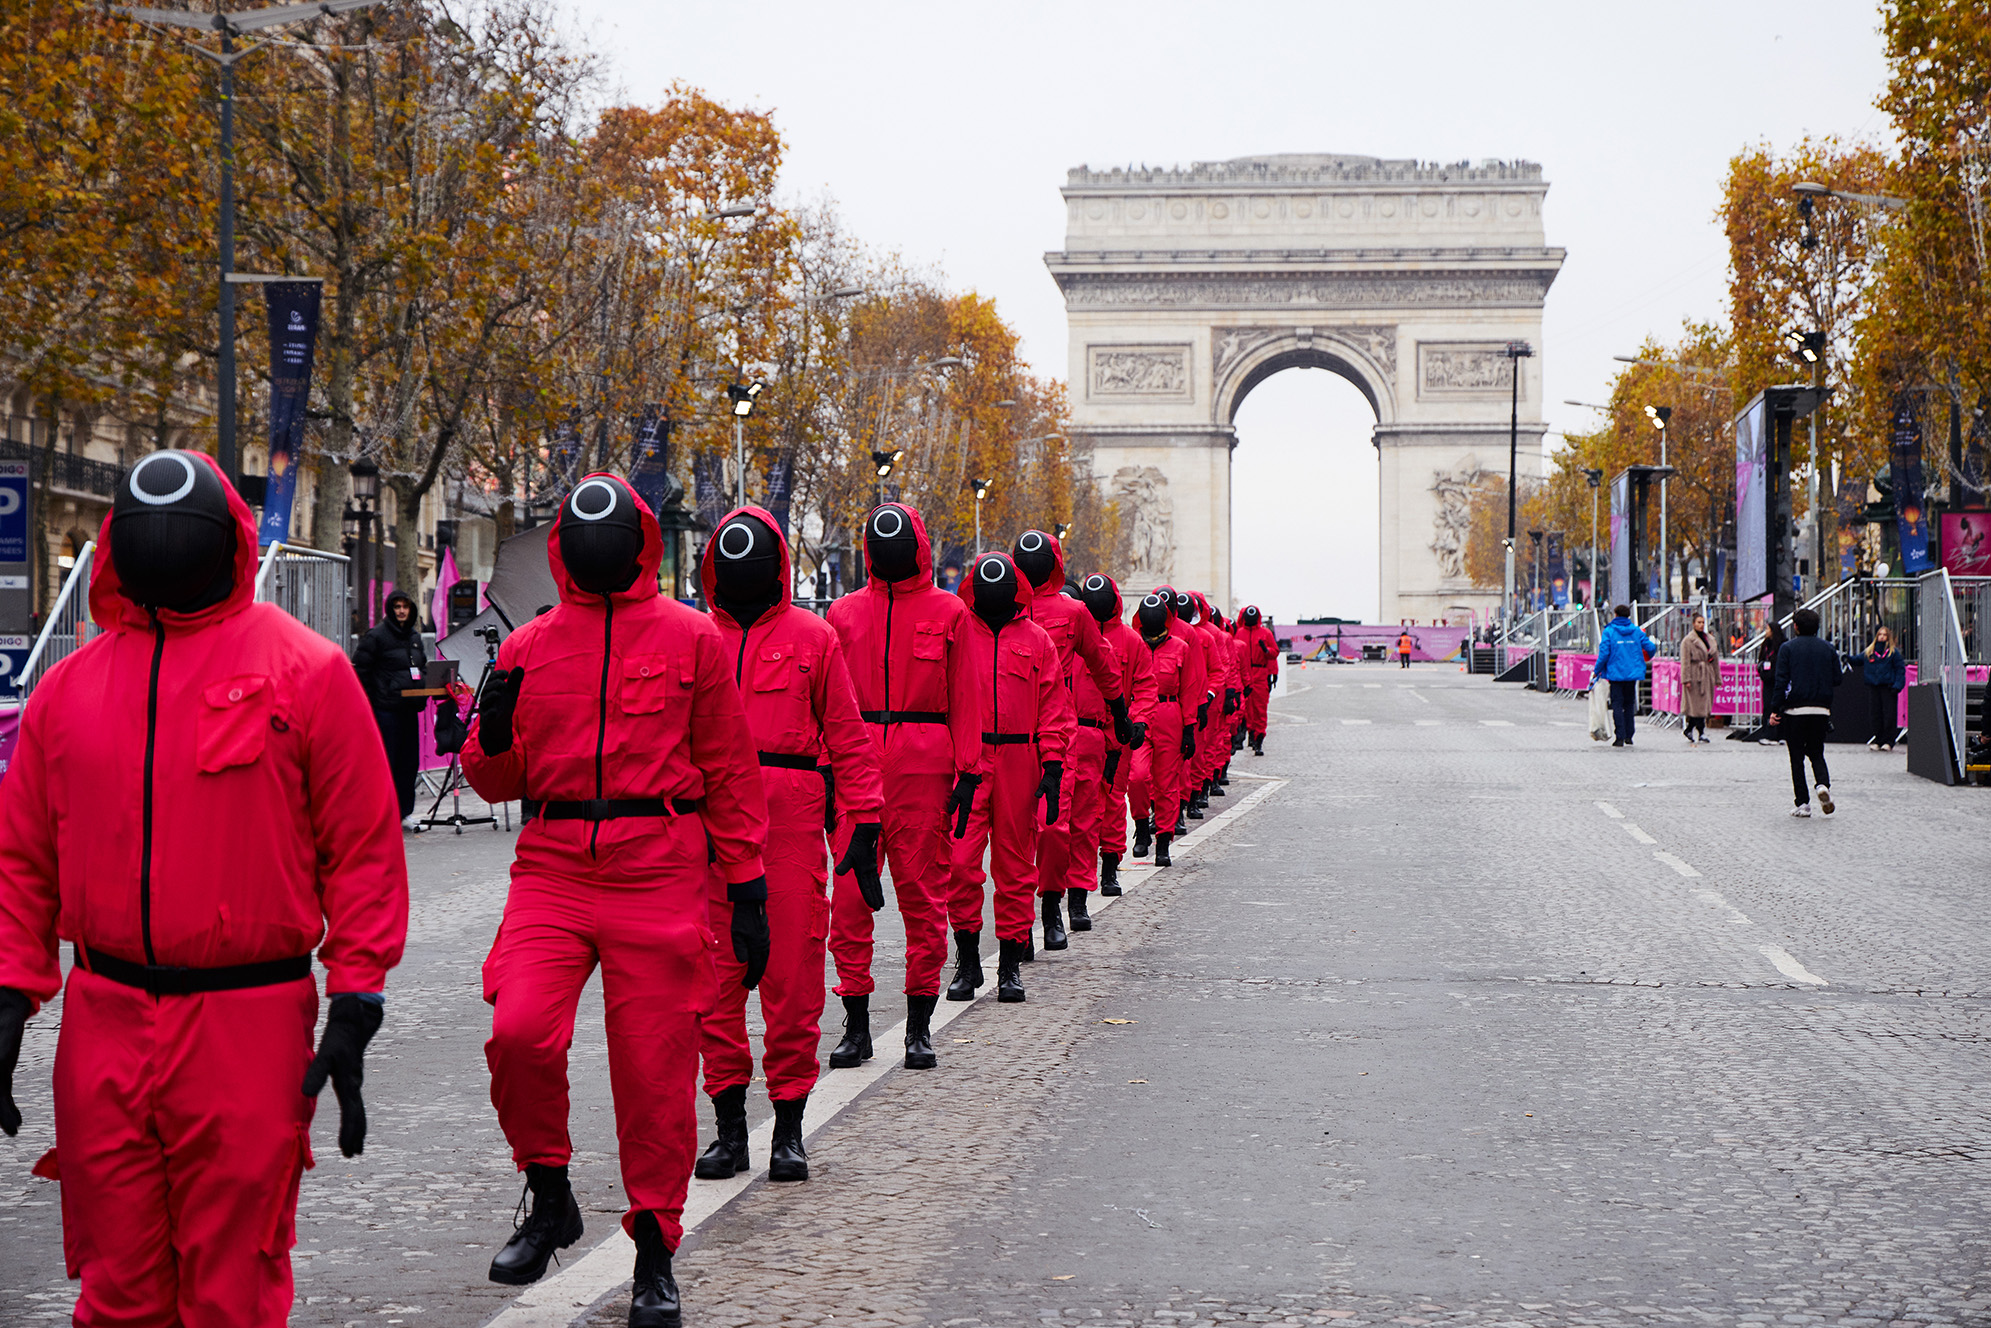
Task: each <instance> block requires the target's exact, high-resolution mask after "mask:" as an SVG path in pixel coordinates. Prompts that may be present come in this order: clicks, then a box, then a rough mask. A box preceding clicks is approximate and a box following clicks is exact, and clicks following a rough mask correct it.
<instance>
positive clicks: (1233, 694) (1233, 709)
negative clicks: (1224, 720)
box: [1224, 687, 1237, 715]
mask: <svg viewBox="0 0 1991 1328" xmlns="http://www.w3.org/2000/svg"><path fill="white" fill-rule="evenodd" d="M1224 713H1225V714H1226V715H1235V714H1236V713H1237V688H1235V687H1226V688H1224Z"/></svg>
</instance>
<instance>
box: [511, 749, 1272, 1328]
mask: <svg viewBox="0 0 1991 1328" xmlns="http://www.w3.org/2000/svg"><path fill="white" fill-rule="evenodd" d="M1233 778H1235V776H1233ZM1250 778H1252V779H1254V780H1263V781H1264V782H1263V784H1262V785H1261V786H1260V787H1259V788H1257V789H1254V790H1252V792H1250V793H1249V794H1247V795H1245V797H1243V798H1242V799H1240V800H1239V801H1238V802H1237V804H1236V805H1235V806H1231V807H1226V808H1225V809H1224V810H1223V811H1221V812H1219V813H1218V814H1216V815H1215V816H1212V817H1211V818H1210V819H1209V820H1207V821H1205V822H1204V823H1203V824H1202V825H1201V826H1199V827H1198V828H1197V829H1196V830H1195V831H1193V832H1192V833H1190V834H1188V835H1185V836H1183V837H1182V838H1181V839H1178V840H1176V841H1175V843H1174V845H1173V849H1172V856H1173V857H1174V858H1175V861H1176V862H1177V864H1178V865H1179V864H1180V863H1181V862H1182V860H1183V859H1184V858H1185V857H1193V856H1194V855H1195V854H1196V853H1197V852H1198V851H1199V850H1200V849H1202V848H1204V847H1206V846H1207V845H1208V844H1209V841H1210V839H1211V838H1212V836H1214V835H1216V834H1218V833H1219V832H1221V831H1224V830H1227V829H1229V828H1230V827H1231V826H1233V825H1235V824H1236V823H1237V822H1238V821H1239V820H1240V819H1242V817H1243V816H1244V815H1245V813H1247V812H1249V811H1251V810H1252V809H1253V808H1254V807H1256V806H1258V804H1259V803H1261V802H1263V801H1265V799H1267V798H1269V797H1271V796H1272V795H1273V794H1274V793H1277V792H1278V791H1279V790H1280V789H1282V788H1284V787H1285V786H1286V781H1285V780H1283V779H1279V778H1276V777H1270V776H1263V775H1253V776H1250ZM1156 870H1157V869H1156V868H1155V867H1154V866H1153V865H1152V864H1148V865H1140V864H1129V863H1125V862H1123V863H1122V865H1121V868H1120V884H1121V888H1122V889H1124V890H1125V891H1127V893H1126V894H1123V895H1118V896H1110V897H1109V896H1095V897H1094V898H1093V900H1092V913H1093V916H1095V917H1097V916H1098V915H1099V914H1100V913H1101V912H1103V911H1104V910H1106V909H1108V908H1111V907H1112V906H1113V905H1115V904H1117V903H1119V902H1120V901H1121V900H1122V899H1126V898H1130V897H1131V896H1132V895H1133V893H1134V891H1135V890H1136V889H1137V888H1138V887H1139V886H1141V885H1143V884H1145V883H1146V882H1147V880H1148V879H1149V878H1150V877H1152V876H1153V875H1154V874H1155V872H1156ZM1039 962H1042V961H1041V960H1040V961H1039ZM994 999H995V984H994V983H990V984H989V985H988V987H987V988H985V989H984V992H983V994H982V995H980V996H978V997H976V998H975V999H974V1000H973V1001H942V1002H941V1003H940V1004H939V1006H938V1007H937V1008H936V1009H935V1010H934V1012H933V1021H932V1025H931V1026H932V1030H933V1031H934V1032H935V1033H938V1032H940V1030H941V1029H943V1028H946V1027H947V1026H948V1025H949V1024H951V1023H953V1022H954V1021H955V1020H956V1019H958V1018H960V1017H961V1016H962V1015H963V1014H966V1013H967V1012H968V1011H969V1010H972V1009H974V1008H975V1006H977V1005H980V1004H981V1003H983V1002H984V1001H993V1000H994ZM905 1027H906V1026H905V1021H904V1020H901V1021H900V1022H899V1023H897V1024H895V1025H893V1026H892V1027H891V1028H888V1029H886V1030H884V1031H883V1032H880V1033H877V1034H874V1035H873V1038H872V1041H873V1042H874V1043H876V1044H877V1045H878V1046H879V1047H881V1048H883V1047H888V1046H902V1045H904V1042H905ZM899 1068H901V1062H900V1061H899V1060H898V1059H895V1058H893V1057H890V1056H885V1055H881V1056H878V1057H877V1058H875V1059H873V1060H872V1061H870V1062H869V1063H868V1064H865V1065H862V1066H860V1067H858V1068H857V1069H854V1070H834V1071H825V1072H824V1073H823V1074H822V1076H821V1077H820V1078H819V1079H818V1080H817V1081H816V1087H815V1088H814V1089H813V1090H812V1091H811V1092H810V1094H809V1114H808V1116H807V1118H806V1123H805V1126H804V1128H803V1131H802V1138H803V1139H804V1140H805V1141H806V1140H809V1139H812V1138H814V1137H815V1135H816V1134H817V1132H818V1131H820V1130H821V1129H822V1128H823V1127H824V1126H826V1125H828V1124H829V1123H830V1122H831V1121H832V1120H835V1119H836V1118H837V1117H838V1116H839V1115H841V1114H842V1113H843V1112H844V1111H845V1110H846V1109H847V1108H849V1106H850V1105H851V1103H852V1102H854V1101H856V1099H857V1098H858V1097H859V1096H860V1095H862V1094H863V1092H864V1090H865V1089H867V1088H869V1087H871V1086H872V1085H873V1084H875V1083H877V1082H878V1081H879V1080H880V1079H882V1078H884V1077H885V1076H886V1075H887V1074H889V1073H891V1072H892V1071H894V1070H897V1069H899ZM773 1142H774V1121H773V1120H772V1119H769V1120H767V1121H764V1122H762V1123H761V1126H760V1128H759V1129H757V1130H754V1131H752V1132H751V1133H750V1134H749V1135H748V1136H747V1145H748V1149H749V1151H751V1152H753V1153H755V1154H756V1155H758V1156H761V1157H765V1156H766V1155H767V1152H768V1149H769V1147H770V1146H771V1145H772V1143H773ZM765 1175H766V1172H764V1171H757V1172H754V1173H751V1174H748V1175H745V1176H735V1177H733V1178H732V1179H731V1180H724V1181H709V1180H697V1179H693V1181H692V1182H691V1189H690V1192H689V1193H687V1194H686V1195H685V1200H684V1218H683V1222H684V1229H685V1231H686V1232H687V1233H690V1232H692V1231H695V1230H697V1229H698V1228H699V1227H700V1226H702V1225H704V1223H705V1222H706V1221H708V1220H709V1219H711V1218H712V1217H713V1216H714V1215H716V1214H717V1213H718V1212H719V1211H720V1210H721V1209H722V1208H724V1207H726V1205H727V1204H729V1203H731V1202H732V1201H733V1200H734V1199H736V1198H738V1197H739V1196H740V1194H741V1193H742V1192H744V1191H745V1190H746V1189H747V1188H748V1187H749V1186H751V1185H752V1184H754V1182H756V1181H758V1180H761V1179H763V1178H764V1177H765ZM635 1259H636V1246H635V1244H634V1242H632V1241H631V1240H630V1239H629V1237H628V1236H626V1235H624V1234H623V1231H622V1226H621V1223H620V1222H619V1221H618V1222H617V1223H616V1224H615V1226H614V1229H613V1230H612V1231H611V1232H610V1234H609V1236H608V1238H607V1239H606V1240H603V1241H602V1242H601V1243H599V1244H598V1245H596V1246H595V1247H594V1248H593V1249H591V1250H589V1251H588V1252H587V1253H586V1254H584V1255H582V1256H581V1257H580V1258H578V1259H576V1260H574V1262H572V1263H569V1264H566V1265H564V1266H563V1267H562V1268H561V1269H560V1271H559V1272H557V1273H554V1274H552V1275H551V1276H549V1277H544V1278H541V1279H540V1280H539V1281H538V1282H537V1283H535V1284H534V1285H532V1286H530V1287H527V1288H526V1289H525V1290H524V1291H523V1292H521V1293H520V1294H519V1296H518V1297H517V1298H516V1299H514V1300H513V1301H512V1302H511V1304H509V1305H507V1306H506V1307H505V1308H504V1309H503V1310H500V1311H499V1312H498V1314H497V1315H496V1316H495V1317H493V1318H492V1319H490V1320H489V1321H488V1322H487V1323H486V1325H485V1328H570V1325H572V1324H574V1323H575V1322H577V1321H578V1320H580V1319H581V1318H582V1317H583V1316H585V1315H586V1313H587V1312H588V1310H589V1309H590V1308H592V1307H593V1306H594V1304H595V1303H596V1302H597V1301H599V1300H600V1299H601V1298H602V1297H603V1296H606V1295H608V1294H609V1293H610V1292H612V1291H614V1290H615V1289H616V1288H617V1287H619V1286H621V1285H622V1284H623V1283H624V1282H627V1281H628V1280H629V1273H630V1269H631V1267H632V1266H633V1264H634V1263H635Z"/></svg>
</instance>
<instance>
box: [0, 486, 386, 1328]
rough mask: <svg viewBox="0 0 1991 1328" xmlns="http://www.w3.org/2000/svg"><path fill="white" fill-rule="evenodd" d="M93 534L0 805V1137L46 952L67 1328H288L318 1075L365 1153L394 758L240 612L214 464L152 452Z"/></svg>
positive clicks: (248, 580)
mask: <svg viewBox="0 0 1991 1328" xmlns="http://www.w3.org/2000/svg"><path fill="white" fill-rule="evenodd" d="M97 538H98V541H99V547H100V548H102V549H104V550H105V552H106V555H107V556H105V557H104V558H103V559H102V560H101V561H100V562H99V563H98V564H97V570H96V575H95V577H94V578H93V579H92V581H91V583H90V615H91V617H92V618H93V619H95V621H96V624H97V626H98V628H99V629H100V630H99V632H98V634H97V635H96V636H95V638H94V639H92V640H91V641H90V642H89V643H88V644H86V645H84V646H83V647H82V648H81V649H79V650H77V651H76V652H75V653H73V654H71V655H70V656H69V657H68V658H67V659H64V660H62V661H61V662H60V663H58V664H57V665H55V667H54V668H52V669H50V670H49V672H48V675H47V677H45V678H44V679H43V680H42V682H41V685H40V686H38V687H36V688H35V690H34V695H33V696H32V697H31V698H30V699H29V701H28V706H27V711H26V714H25V715H24V716H23V721H22V725H21V735H20V744H19V746H18V747H17V749H16V750H15V753H14V760H13V765H12V768H11V769H9V771H8V772H7V778H6V779H5V780H4V781H0V1129H4V1130H5V1132H6V1133H7V1134H9V1135H12V1134H14V1132H15V1131H16V1130H18V1129H19V1128H20V1125H21V1115H20V1111H19V1109H18V1108H17V1107H16V1106H15V1104H14V1097H13V1081H14V1069H15V1060H16V1057H17V1056H18V1053H19V1051H20V1045H21V1042H20V1038H21V1029H22V1025H23V1023H24V1022H25V1020H26V1019H27V1018H28V1016H29V1015H31V1014H32V1013H34V1012H35V1011H36V1010H37V1009H38V1008H39V1007H40V1006H41V1005H42V1004H44V1003H46V1002H48V1001H50V1000H53V999H54V998H55V995H56V993H57V992H58V991H59V990H63V985H62V972H61V968H60V966H59V962H58V958H57V951H56V943H57V938H58V937H60V938H61V939H63V940H67V941H71V942H73V943H74V945H75V948H76V955H75V964H74V966H73V967H72V968H71V969H70V972H69V979H68V985H67V989H66V992H65V994H64V998H63V1002H62V1007H61V1019H62V1028H61V1033H60V1036H59V1037H58V1039H57V1042H56V1049H55V1085H54V1087H55V1138H56V1147H55V1150H54V1151H53V1152H51V1153H50V1154H49V1155H48V1156H46V1157H44V1158H43V1159H42V1160H41V1161H40V1162H38V1163H37V1164H36V1165H35V1173H36V1174H37V1175H41V1176H46V1177H49V1178H51V1179H55V1178H58V1177H59V1178H60V1180H61V1182H62V1237H63V1247H64V1249H65V1250H66V1252H67V1257H68V1265H69V1267H68V1271H69V1274H70V1276H72V1277H77V1278H80V1279H81V1280H82V1290H81V1294H80V1295H79V1296H78V1298H77V1302H76V1309H75V1315H74V1318H75V1322H77V1323H79V1324H161V1325H165V1324H189V1325H193V1324H199V1325H207V1324H227V1325H230V1328H281V1325H283V1324H285V1323H286V1322H288V1320H289V1318H290V1309H291V1300H292V1284H291V1269H290V1250H291V1246H292V1245H294V1244H295V1243H296V1216H297V1197H298V1188H299V1182H300V1178H301V1177H302V1175H303V1172H304V1170H305V1169H306V1168H307V1167H309V1166H310V1165H311V1118H312V1114H313V1109H314V1106H315V1102H314V1099H315V1098H316V1097H317V1095H318V1093H319V1091H320V1090H321V1089H322V1088H323V1087H324V1085H325V1082H326V1080H327V1078H329V1079H330V1080H331V1083H332V1087H333V1090H334V1093H335V1095H336V1097H337V1099H338V1103H339V1151H340V1152H341V1153H342V1154H344V1155H345V1156H346V1157H354V1156H357V1155H358V1154H359V1153H361V1152H362V1151H363V1150H364V1148H365V1144H366V1133H367V1131H366V1104H365V1102H364V1100H363V1099H362V1096H361V1081H362V1079H363V1078H364V1062H363V1057H364V1053H365V1050H366V1046H367V1043H368V1042H369V1041H370V1040H371V1038H372V1036H373V1034H374V1033H375V1031H377V1030H378V1029H379V1027H380V1023H381V1016H382V1014H383V1012H384V1009H385V1006H384V1003H383V998H382V991H383V988H384V984H385V982H386V977H387V971H388V970H389V969H391V968H393V967H394V966H395V965H396V964H398V963H399V962H400V960H401V947H402V943H403V941H404V940H405V938H406V935H407V930H408V872H407V865H406V863H405V862H404V860H403V858H402V848H401V835H400V833H399V832H398V831H397V830H396V829H395V825H394V794H393V790H392V788H391V787H390V785H389V783H388V777H387V762H386V760H385V759H384V758H383V757H382V756H381V753H380V744H379V742H378V740H377V739H376V738H375V737H374V734H373V730H372V728H371V726H369V725H368V723H367V698H366V695H365V693H364V692H363V691H362V690H361V688H360V685H359V682H358V680H357V679H356V678H355V677H354V674H353V669H352V665H351V664H349V663H348V662H347V660H346V657H345V654H344V652H342V651H341V650H340V649H339V648H338V647H337V646H334V645H332V644H331V643H330V642H328V641H326V640H325V639H324V638H323V637H321V636H319V635H318V634H317V633H315V632H313V631H311V630H310V629H309V628H307V627H305V626H304V625H303V624H302V623H300V622H298V621H297V620H296V619H295V618H292V617H291V616H290V615H288V614H286V613H284V612H283V611H282V610H281V609H279V608H277V607H276V606H275V605H273V604H258V603H256V602H255V580H256V522H255V519H254V517H253V515H252V514H251V513H250V511H249V507H248V504H246V503H244V502H243V501H242V499H241V497H240V496H239V495H238V494H237V493H236V492H235V490H234V489H232V488H230V487H229V485H228V482H227V481H226V480H225V479H223V478H222V475H221V471H220V469H219V468H218V467H217V466H216V465H215V463H214V462H213V461H211V460H210V459H208V458H207V457H206V456H205V455H203V454H201V453H199V452H180V451H159V452H153V453H151V454H150V455H148V456H145V457H143V458H142V459H140V460H139V462H138V463H137V464H136V465H134V466H133V467H132V468H131V470H130V471H128V472H127V473H126V474H125V476H124V478H122V479H121V480H119V481H118V488H117V493H116V495H115V496H114V497H113V499H112V502H111V511H110V515H109V516H108V517H106V518H105V520H104V525H103V530H102V533H101V534H99V535H98V537H97ZM314 950H315V951H317V958H318V960H319V961H320V962H321V963H323V964H324V966H325V970H326V977H325V988H326V994H327V995H328V996H330V998H331V1001H330V1009H329V1011H328V1013H327V1017H326V1020H325V1027H324V1033H323V1035H322V1038H321V1040H320V1042H319V1048H318V1053H317V1055H316V1057H315V1058H314V1057H313V1055H312V1049H311V1035H312V1030H313V1027H314V1025H316V1023H317V1020H318V986H317V984H316V983H315V982H314V981H313V980H312V963H311V961H312V952H313V951H314ZM8 1240H9V1241H10V1242H18V1240H19V1238H18V1237H9V1238H8ZM9 1248H11V1249H13V1250H14V1252H15V1259H14V1264H15V1266H16V1267H19V1266H21V1264H20V1260H21V1259H22V1258H25V1256H26V1250H25V1247H24V1246H23V1245H21V1244H19V1243H12V1244H10V1246H9ZM15 1304H16V1309H17V1312H18V1311H20V1310H21V1309H22V1308H23V1307H22V1306H21V1304H20V1302H15ZM0 1317H4V1318H7V1319H9V1320H10V1321H17V1319H16V1315H15V1314H5V1315H0Z"/></svg>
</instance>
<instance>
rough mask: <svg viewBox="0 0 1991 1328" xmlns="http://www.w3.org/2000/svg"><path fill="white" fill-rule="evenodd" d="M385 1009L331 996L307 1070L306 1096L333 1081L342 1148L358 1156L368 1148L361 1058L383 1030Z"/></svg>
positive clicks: (376, 1004)
mask: <svg viewBox="0 0 1991 1328" xmlns="http://www.w3.org/2000/svg"><path fill="white" fill-rule="evenodd" d="M384 1013H385V1011H384V1010H382V1009H381V1007H380V1005H379V1003H378V1002H375V1001H368V1000H361V999H360V998H359V997H357V996H352V995H345V996H334V997H333V998H332V1009H331V1011H330V1012H329V1013H328V1014H327V1015H326V1016H325V1032H324V1034H323V1036H321V1037H320V1038H319V1039H318V1054H317V1055H316V1056H313V1057H312V1058H311V1064H310V1065H309V1066H308V1067H306V1069H305V1071H304V1096H306V1097H317V1096H318V1094H319V1092H320V1091H321V1090H322V1089H323V1088H324V1087H325V1080H326V1079H328V1078H329V1079H330V1080H331V1081H332V1092H333V1093H334V1094H335V1095H336V1096H337V1097H338V1099H339V1151H340V1152H341V1153H343V1154H345V1155H346V1156H347V1157H358V1156H359V1155H360V1154H361V1153H364V1152H365V1151H366V1103H365V1101H363V1100H362V1099H361V1097H360V1093H359V1088H360V1083H361V1082H362V1081H363V1080H364V1079H365V1078H366V1071H365V1068H364V1067H363V1066H362V1065H361V1063H360V1058H361V1057H363V1056H364V1055H365V1054H366V1044H367V1043H369V1042H371V1041H373V1035H374V1034H375V1033H377V1032H379V1031H380V1020H381V1016H382V1015H383V1014H384Z"/></svg>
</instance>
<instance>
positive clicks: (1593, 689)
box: [1590, 678, 1611, 742]
mask: <svg viewBox="0 0 1991 1328" xmlns="http://www.w3.org/2000/svg"><path fill="white" fill-rule="evenodd" d="M1610 736H1611V684H1610V683H1608V682H1605V681H1604V680H1603V679H1602V678H1599V679H1597V680H1596V681H1595V682H1593V683H1591V684H1590V738H1591V740H1592V741H1593V742H1602V741H1604V739H1606V738H1608V737H1610Z"/></svg>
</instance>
